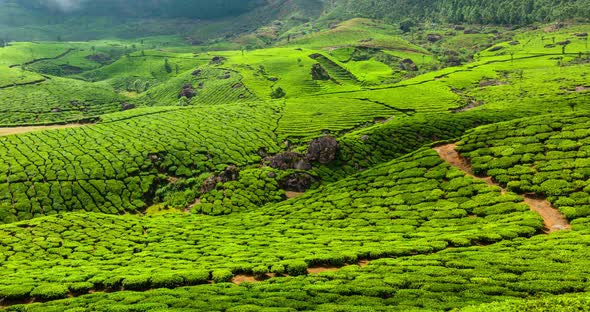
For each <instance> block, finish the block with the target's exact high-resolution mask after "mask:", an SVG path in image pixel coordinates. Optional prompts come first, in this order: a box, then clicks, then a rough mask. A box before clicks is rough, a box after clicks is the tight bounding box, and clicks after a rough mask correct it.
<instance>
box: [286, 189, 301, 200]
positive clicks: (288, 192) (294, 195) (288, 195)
mask: <svg viewBox="0 0 590 312" xmlns="http://www.w3.org/2000/svg"><path fill="white" fill-rule="evenodd" d="M303 194H305V193H303V192H291V191H287V192H285V195H286V196H287V199H291V198H297V197H299V196H301V195H303Z"/></svg>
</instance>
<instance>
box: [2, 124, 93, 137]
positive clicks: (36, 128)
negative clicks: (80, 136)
mask: <svg viewBox="0 0 590 312" xmlns="http://www.w3.org/2000/svg"><path fill="white" fill-rule="evenodd" d="M82 126H85V125H83V124H69V125H52V126H29V127H11V128H0V136H6V135H13V134H21V133H27V132H33V131H42V130H51V129H67V128H77V127H82Z"/></svg>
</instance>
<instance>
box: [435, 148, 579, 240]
mask: <svg viewBox="0 0 590 312" xmlns="http://www.w3.org/2000/svg"><path fill="white" fill-rule="evenodd" d="M456 147H457V145H456V144H446V145H440V146H436V147H434V150H435V151H436V152H437V153H438V154H439V155H440V157H441V158H442V159H444V160H445V161H447V162H448V163H450V164H451V165H452V166H453V167H456V168H458V169H460V170H461V171H463V172H465V174H467V175H469V176H471V177H473V178H476V179H479V180H482V181H485V182H486V183H487V184H489V185H494V186H499V187H500V188H502V193H503V194H505V193H507V192H508V191H507V190H506V189H505V188H503V187H502V186H501V185H500V184H498V183H496V182H494V180H493V179H492V178H491V177H478V176H475V175H474V174H473V169H472V168H471V164H470V163H469V160H467V159H465V158H463V157H461V155H459V153H458V152H457V150H456ZM524 202H525V203H526V204H527V205H528V206H529V207H530V208H531V210H533V211H536V212H537V213H538V214H539V215H541V217H542V218H543V220H544V223H545V228H546V232H549V233H550V232H555V231H560V230H569V229H570V228H571V226H570V224H569V222H568V220H567V219H566V218H565V216H564V215H563V214H561V212H560V211H559V210H557V209H556V208H555V207H553V205H551V203H550V202H549V201H547V199H545V198H540V197H538V196H536V195H535V194H525V195H524Z"/></svg>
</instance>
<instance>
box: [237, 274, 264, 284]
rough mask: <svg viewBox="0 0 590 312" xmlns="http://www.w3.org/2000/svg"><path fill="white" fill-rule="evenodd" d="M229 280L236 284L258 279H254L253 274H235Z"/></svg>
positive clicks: (252, 281)
mask: <svg viewBox="0 0 590 312" xmlns="http://www.w3.org/2000/svg"><path fill="white" fill-rule="evenodd" d="M231 282H232V283H234V284H236V285H240V284H242V283H256V282H258V280H256V278H254V276H249V275H236V276H234V278H233V279H232V280H231Z"/></svg>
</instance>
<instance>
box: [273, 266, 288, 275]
mask: <svg viewBox="0 0 590 312" xmlns="http://www.w3.org/2000/svg"><path fill="white" fill-rule="evenodd" d="M270 272H271V273H274V274H283V273H285V266H284V265H282V264H275V265H273V266H272V267H271V268H270Z"/></svg>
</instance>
